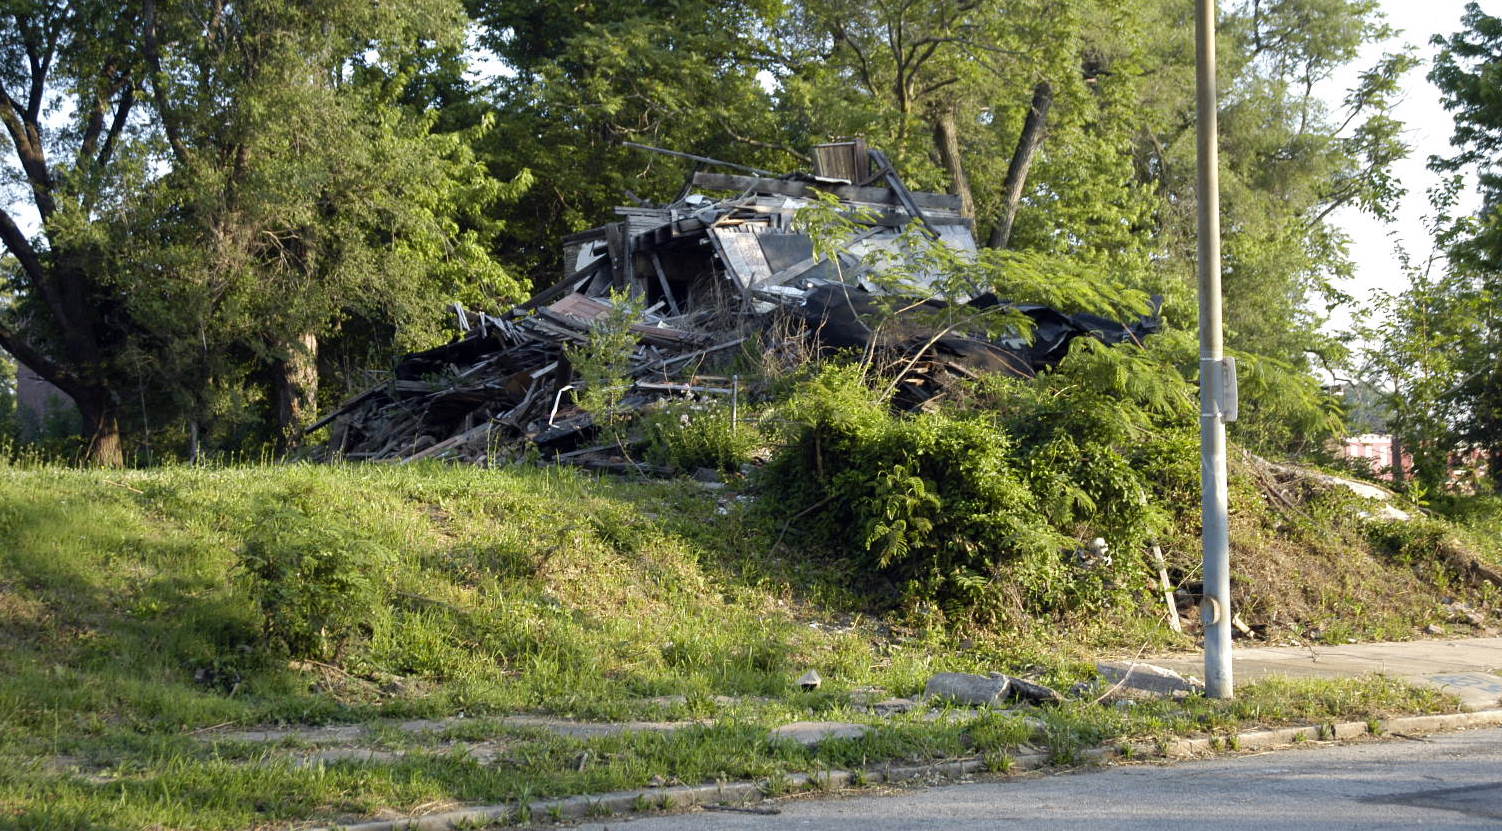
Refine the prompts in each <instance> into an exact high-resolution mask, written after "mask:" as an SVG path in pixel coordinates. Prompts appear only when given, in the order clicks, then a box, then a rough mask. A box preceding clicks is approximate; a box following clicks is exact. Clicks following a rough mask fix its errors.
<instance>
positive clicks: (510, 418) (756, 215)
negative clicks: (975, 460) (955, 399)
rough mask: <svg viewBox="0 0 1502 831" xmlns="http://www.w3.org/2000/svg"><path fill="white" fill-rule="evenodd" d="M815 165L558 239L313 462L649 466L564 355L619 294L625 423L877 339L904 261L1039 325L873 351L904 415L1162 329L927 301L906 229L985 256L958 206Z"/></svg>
mask: <svg viewBox="0 0 1502 831" xmlns="http://www.w3.org/2000/svg"><path fill="white" fill-rule="evenodd" d="M673 155H687V154H673ZM815 157H816V159H817V161H818V163H817V165H816V171H815V174H814V175H809V174H806V173H802V174H791V175H787V176H782V177H776V176H771V175H766V174H765V172H764V171H755V170H752V171H750V175H742V174H738V173H737V174H728V173H719V172H710V171H705V170H696V171H695V172H694V173H693V175H692V177H691V179H690V182H689V184H688V186H687V187H685V189H684V192H683V194H682V196H681V197H680V198H678V199H676V200H675V201H673V202H672V203H671V204H667V205H662V206H656V205H646V206H640V207H623V208H617V209H616V215H617V217H618V219H617V220H616V221H614V222H611V223H609V224H606V225H603V226H600V227H598V228H594V229H591V230H588V231H584V232H582V233H578V234H574V235H571V236H569V237H567V238H565V239H564V241H563V253H564V270H565V274H564V276H563V279H561V280H560V281H559V282H557V283H555V284H554V285H552V286H550V287H548V288H546V289H544V290H542V291H540V292H538V293H537V294H536V295H534V296H533V297H532V298H531V299H529V300H527V301H526V302H524V303H522V304H521V305H519V306H517V307H515V308H512V309H510V310H508V311H506V312H504V313H502V314H499V315H491V314H486V313H478V312H473V311H469V310H465V309H461V308H457V307H456V309H455V312H456V316H457V318H458V321H459V324H460V328H461V329H462V330H463V333H462V335H461V336H460V337H459V338H458V339H456V340H455V341H453V342H452V343H449V344H446V345H444V346H440V347H438V348H436V349H430V350H427V351H425V352H420V353H415V354H411V355H407V356H404V357H403V358H401V359H400V360H399V361H398V363H397V365H396V367H395V369H394V371H393V372H392V375H391V378H390V380H388V381H387V382H385V383H383V384H380V385H378V386H376V387H373V388H371V389H369V390H367V391H365V392H364V393H362V394H361V395H359V396H356V397H355V398H353V399H351V400H350V401H348V402H346V403H345V404H343V405H342V406H341V407H340V408H339V409H337V410H336V411H335V412H333V413H331V414H329V415H328V416H326V417H325V418H323V419H322V420H320V421H319V422H318V423H316V424H314V425H312V427H310V430H315V429H319V428H321V427H324V426H331V428H332V429H331V438H330V440H329V442H328V443H327V444H326V445H325V446H323V447H322V448H320V449H319V451H318V455H320V456H322V457H324V458H336V457H344V458H350V459H366V460H385V461H412V460H416V459H425V458H434V457H441V458H453V459H456V460H460V461H465V462H472V463H478V462H485V461H490V459H491V457H492V456H494V455H496V453H497V452H498V449H499V448H503V447H508V448H512V451H511V452H508V453H507V455H508V456H509V455H511V453H512V452H514V448H515V447H517V446H519V445H520V446H525V445H527V444H530V445H532V446H534V447H536V448H538V449H540V450H541V451H542V452H543V453H544V455H545V456H547V457H549V458H552V459H555V460H558V461H562V462H573V463H578V464H583V465H585V466H589V467H594V468H600V469H624V468H626V467H633V468H639V467H640V466H639V465H635V464H632V463H630V462H629V461H627V460H626V459H625V458H624V455H623V454H622V453H621V452H620V451H621V449H620V448H618V447H615V446H613V445H609V446H607V445H601V444H598V443H597V442H598V441H599V440H598V439H596V438H595V433H596V431H595V430H594V426H593V418H592V416H591V415H590V414H589V413H586V412H583V411H582V410H580V409H579V407H578V406H577V404H576V403H575V402H574V395H573V393H577V392H578V391H579V390H580V388H581V385H582V381H581V380H580V379H579V378H578V377H577V373H576V372H575V369H574V367H573V366H572V365H571V363H570V361H569V350H570V348H571V347H579V346H582V345H584V344H586V343H588V342H589V340H590V336H591V332H592V331H593V330H594V329H595V328H596V327H597V325H598V323H599V321H601V320H602V319H603V318H605V317H606V316H607V315H609V314H611V312H612V309H613V304H614V303H615V300H614V299H613V298H619V297H623V296H629V297H631V298H633V302H632V306H633V308H640V309H642V310H643V311H641V313H640V314H639V315H637V317H636V320H635V322H634V323H632V324H630V326H629V329H630V331H631V333H632V334H634V335H635V342H634V344H633V345H632V346H631V347H630V354H629V355H627V356H623V358H624V361H623V363H624V364H625V366H627V367H628V368H627V376H628V379H629V381H630V387H629V389H627V390H626V391H625V393H624V398H623V399H622V401H621V402H620V406H622V407H624V408H628V409H641V408H645V407H650V406H653V405H654V404H655V403H656V402H660V401H662V400H664V399H669V398H684V397H691V398H704V397H711V398H735V397H738V396H740V395H741V394H742V391H741V388H740V381H739V379H738V378H736V377H734V376H732V375H726V374H725V370H723V369H719V368H718V367H722V366H724V365H725V364H728V363H729V361H730V360H731V359H732V358H734V357H735V356H736V355H737V354H738V353H741V352H744V351H754V352H755V353H756V354H758V355H762V354H772V355H780V354H784V353H786V354H793V353H797V352H801V353H803V354H806V343H805V345H804V346H803V347H802V348H800V349H799V350H784V349H780V342H781V341H787V340H800V341H802V342H807V341H810V340H811V341H813V342H815V344H816V346H815V348H817V347H818V345H822V346H825V347H829V348H841V347H861V346H865V345H867V340H868V338H869V337H870V333H871V329H870V328H869V327H867V326H865V324H864V323H863V320H864V318H865V317H866V315H867V314H868V313H869V312H871V311H872V309H873V308H874V302H875V300H876V298H878V296H879V295H880V294H882V293H883V292H889V291H893V290H894V289H893V282H892V280H890V279H878V278H882V277H887V276H889V275H884V274H882V273H880V270H881V269H882V268H883V266H882V263H887V264H890V263H893V262H897V263H902V264H903V266H904V267H903V268H902V277H903V281H902V283H901V285H900V289H897V290H899V291H900V292H901V293H902V294H903V295H904V296H907V295H911V296H913V297H914V298H916V299H921V300H927V304H926V305H928V306H933V307H935V308H942V307H943V306H944V305H946V304H952V303H968V304H970V305H972V306H974V307H976V308H977V309H979V308H988V307H989V306H995V305H1006V306H1007V307H1008V308H1015V309H1017V310H1018V311H1021V312H1022V313H1024V314H1026V315H1028V316H1029V317H1031V318H1033V320H1034V323H1035V326H1036V329H1037V333H1036V334H1037V335H1038V337H1036V338H1034V340H1033V341H1031V342H1028V341H1024V340H1022V339H1019V338H1011V339H1004V340H984V339H979V338H975V337H971V336H968V335H965V334H963V333H952V334H946V335H945V337H942V338H938V339H932V338H931V337H930V336H929V335H928V334H925V333H923V332H910V331H907V330H906V329H904V330H903V331H904V336H905V337H907V340H906V341H904V340H901V339H899V340H898V341H892V340H891V339H890V338H889V339H888V341H887V342H884V343H882V344H880V346H881V347H882V348H886V349H891V348H896V349H899V350H901V349H907V350H911V351H914V354H916V355H917V357H918V360H915V361H913V362H911V363H912V365H911V367H910V368H909V369H908V371H907V376H906V377H905V378H903V379H902V380H903V384H902V385H901V393H900V395H899V396H898V404H899V405H901V406H907V407H917V406H922V405H924V404H925V403H927V402H930V401H933V400H935V399H937V398H940V397H942V396H943V395H945V394H946V392H947V390H948V388H949V387H950V386H952V385H953V384H954V383H957V382H961V381H964V380H968V379H972V378H975V377H978V375H979V374H984V373H989V372H1005V373H1008V374H1013V375H1018V376H1024V377H1028V376H1031V375H1033V374H1034V373H1035V372H1036V371H1037V370H1038V369H1040V368H1041V367H1043V366H1047V365H1050V364H1051V363H1056V362H1057V360H1058V359H1059V358H1060V357H1062V355H1063V351H1064V350H1065V349H1067V344H1068V341H1069V340H1070V339H1071V338H1073V337H1076V336H1078V335H1081V334H1090V335H1093V336H1096V337H1101V338H1102V339H1103V340H1106V341H1107V342H1116V341H1120V340H1126V339H1136V338H1140V337H1143V336H1145V335H1146V334H1148V333H1150V332H1152V331H1156V320H1155V319H1152V318H1145V319H1143V320H1141V321H1137V322H1134V323H1132V324H1121V323H1118V322H1115V321H1109V320H1105V319H1103V318H1088V316H1079V315H1076V316H1069V315H1063V314H1061V313H1059V312H1056V311H1054V310H1052V309H1047V308H1046V307H1012V306H1010V304H1001V303H1000V301H998V300H996V298H994V297H991V296H989V295H985V296H982V297H979V298H965V297H959V298H956V297H948V298H937V297H935V295H936V294H937V290H936V281H938V280H939V279H940V278H941V277H942V276H943V275H940V274H937V273H932V272H931V271H930V272H926V271H924V266H922V265H921V264H918V263H915V262H914V261H913V260H912V259H910V258H909V255H908V251H909V250H910V249H909V248H908V247H907V246H906V243H905V241H904V240H903V234H904V231H905V230H908V229H909V228H910V226H913V225H914V224H915V223H916V224H917V228H916V230H919V231H921V232H922V233H923V234H924V235H925V236H927V237H928V238H929V239H930V240H932V241H933V242H934V243H936V244H939V245H943V246H945V247H947V248H948V249H950V250H951V251H952V252H953V253H955V254H956V255H958V256H960V257H962V258H973V257H975V256H976V245H975V240H974V237H973V236H972V233H971V223H970V220H968V219H966V218H965V217H962V216H961V215H960V212H959V208H960V205H959V199H958V197H955V196H951V195H948V194H938V193H923V192H913V191H910V190H908V189H907V187H906V186H905V185H904V184H903V183H902V181H901V179H900V178H899V177H898V176H897V174H896V171H895V170H894V169H893V168H892V166H891V164H890V162H889V161H887V159H886V157H885V156H883V155H882V154H881V153H880V152H878V151H870V150H867V149H866V148H865V147H864V145H863V143H861V142H844V143H838V144H831V145H821V146H820V147H819V148H816V153H815ZM690 158H694V159H696V160H697V161H700V162H701V163H702V162H710V163H714V161H713V160H706V159H702V158H699V157H692V156H690ZM716 164H718V163H716ZM819 194H827V195H829V196H833V197H834V198H835V199H836V200H838V210H839V211H840V212H841V213H842V214H844V215H845V216H846V217H847V218H848V219H849V220H850V224H849V226H848V227H850V228H851V229H852V230H851V232H850V236H849V237H848V238H847V239H844V240H841V241H840V242H839V245H838V246H837V249H838V250H837V254H836V257H835V259H834V260H830V259H827V258H820V257H817V256H815V252H814V241H813V240H812V239H811V238H810V236H809V235H808V234H807V233H805V232H804V231H803V230H801V229H800V228H799V227H798V226H797V224H796V223H795V217H796V216H797V215H798V212H799V211H800V210H803V209H805V208H807V207H809V206H810V205H812V204H814V203H815V201H816V199H817V197H818V195H819ZM987 304H989V306H988V305H987ZM774 324H777V325H774ZM908 328H911V327H908ZM930 334H931V333H930ZM908 336H910V337H908ZM908 341H910V342H908ZM918 344H926V345H927V348H921V347H920V346H919V345H918Z"/></svg>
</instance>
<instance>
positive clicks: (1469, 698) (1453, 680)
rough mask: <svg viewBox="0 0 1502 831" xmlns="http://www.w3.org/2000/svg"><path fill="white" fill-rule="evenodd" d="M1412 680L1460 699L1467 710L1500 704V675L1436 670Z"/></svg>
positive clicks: (1490, 707)
mask: <svg viewBox="0 0 1502 831" xmlns="http://www.w3.org/2000/svg"><path fill="white" fill-rule="evenodd" d="M1413 681H1414V682H1415V683H1418V684H1422V685H1424V686H1430V687H1437V688H1439V689H1440V690H1441V691H1442V692H1447V693H1450V694H1451V695H1454V696H1456V697H1458V698H1459V699H1460V702H1461V704H1462V705H1463V706H1464V707H1465V708H1466V709H1467V710H1472V711H1475V710H1490V709H1492V708H1494V707H1498V706H1502V677H1498V676H1496V675H1492V674H1491V673H1486V672H1437V673H1431V674H1429V675H1420V676H1418V677H1417V678H1414V679H1413Z"/></svg>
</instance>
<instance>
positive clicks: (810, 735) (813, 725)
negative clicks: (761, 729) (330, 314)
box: [772, 721, 871, 747]
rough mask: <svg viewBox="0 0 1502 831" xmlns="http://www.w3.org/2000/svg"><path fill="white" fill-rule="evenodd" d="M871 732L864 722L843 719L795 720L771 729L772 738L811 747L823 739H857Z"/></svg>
mask: <svg viewBox="0 0 1502 831" xmlns="http://www.w3.org/2000/svg"><path fill="white" fill-rule="evenodd" d="M869 732H871V727H870V726H869V725H866V724H850V723H848V722H843V721H795V722H793V723H792V724H784V725H782V726H781V727H778V728H776V729H774V730H773V731H772V738H774V739H792V740H793V741H795V742H798V743H799V744H802V745H805V746H808V747H812V746H814V745H816V744H818V743H819V742H822V741H824V740H825V739H858V738H860V737H862V736H864V735H866V734H867V733H869Z"/></svg>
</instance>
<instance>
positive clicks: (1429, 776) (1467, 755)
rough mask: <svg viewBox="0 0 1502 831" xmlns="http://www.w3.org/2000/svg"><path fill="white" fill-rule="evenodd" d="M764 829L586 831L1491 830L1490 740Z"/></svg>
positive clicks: (1368, 746) (1328, 752)
mask: <svg viewBox="0 0 1502 831" xmlns="http://www.w3.org/2000/svg"><path fill="white" fill-rule="evenodd" d="M761 804H763V805H768V804H775V805H777V807H779V808H780V809H781V813H780V814H777V815H775V816H766V815H753V814H738V813H722V812H718V811H714V812H710V811H695V812H692V813H688V814H680V815H676V816H659V817H644V818H642V819H636V820H630V821H621V820H612V821H609V822H605V823H597V824H589V825H585V826H582V827H583V828H585V829H589V831H605V830H606V829H615V830H616V831H699V829H706V831H774V829H775V831H782V829H789V828H792V829H808V831H898V829H904V830H905V829H944V831H980V830H981V829H986V831H992V829H998V828H1000V829H1006V828H1018V829H1022V828H1026V829H1044V831H1047V830H1048V829H1065V828H1069V829H1075V828H1085V829H1092V828H1099V829H1111V831H1122V830H1123V829H1144V831H1145V830H1146V829H1162V828H1194V829H1252V830H1254V831H1283V829H1289V831H1292V829H1306V828H1308V829H1342V828H1351V829H1358V828H1359V829H1389V828H1390V829H1411V828H1426V829H1427V828H1440V829H1462V828H1466V829H1470V828H1477V829H1479V828H1488V829H1499V828H1502V729H1494V730H1476V731H1471V732H1467V733H1455V734H1449V735H1442V736H1430V737H1427V738H1424V739H1401V738H1389V739H1387V740H1383V741H1373V742H1363V743H1359V744H1351V745H1340V746H1311V747H1300V748H1296V749H1291V750H1279V751H1273V752H1268V753H1259V754H1250V755H1246V756H1240V757H1235V758H1222V759H1214V760H1209V761H1197V762H1179V763H1176V764H1171V765H1150V764H1137V765H1123V766H1118V767H1111V768H1105V769H1098V770H1087V771H1083V772H1079V773H1071V774H1061V775H1053V776H1030V777H1022V778H1017V779H1010V780H1005V781H995V782H976V783H972V784H963V785H949V786H945V787H936V788H929V789H924V790H913V791H905V792H899V793H896V794H894V795H877V796H864V795H863V796H856V797H849V798H838V797H836V798H828V799H818V800H813V799H807V800H791V801H784V802H779V803H761Z"/></svg>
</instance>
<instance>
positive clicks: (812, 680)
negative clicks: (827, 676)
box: [798, 669, 824, 690]
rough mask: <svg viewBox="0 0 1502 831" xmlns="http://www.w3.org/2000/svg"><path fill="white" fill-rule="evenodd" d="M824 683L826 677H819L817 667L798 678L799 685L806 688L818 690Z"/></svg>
mask: <svg viewBox="0 0 1502 831" xmlns="http://www.w3.org/2000/svg"><path fill="white" fill-rule="evenodd" d="M822 683H824V679H823V678H820V677H819V671H818V670H816V669H811V670H809V671H808V672H805V673H803V676H802V677H801V678H799V679H798V686H800V687H802V688H803V689H805V690H817V689H818V688H819V685H820V684H822Z"/></svg>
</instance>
